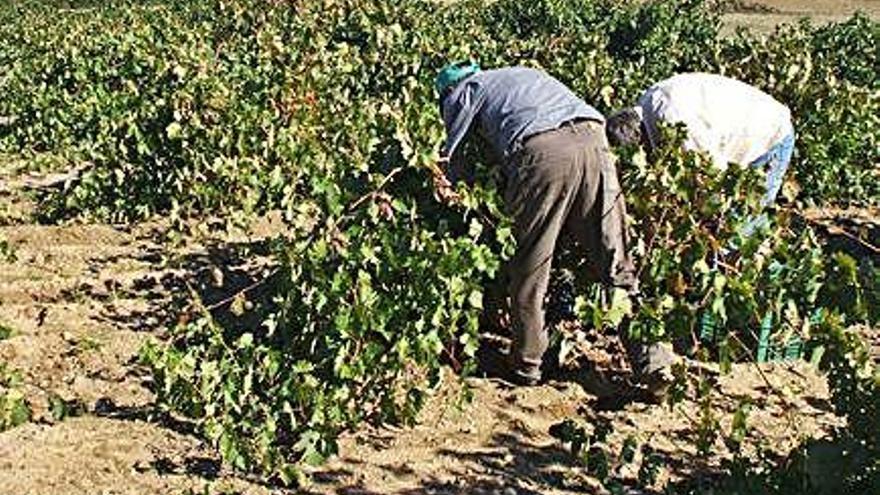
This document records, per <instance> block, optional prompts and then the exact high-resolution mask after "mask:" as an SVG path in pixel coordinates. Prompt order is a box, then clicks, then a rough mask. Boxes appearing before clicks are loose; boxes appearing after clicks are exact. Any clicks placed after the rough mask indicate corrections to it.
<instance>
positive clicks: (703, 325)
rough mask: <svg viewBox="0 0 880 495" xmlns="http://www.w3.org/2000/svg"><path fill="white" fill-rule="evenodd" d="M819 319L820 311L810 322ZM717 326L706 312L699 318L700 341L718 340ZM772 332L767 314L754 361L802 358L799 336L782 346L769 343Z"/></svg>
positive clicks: (771, 322) (801, 341)
mask: <svg viewBox="0 0 880 495" xmlns="http://www.w3.org/2000/svg"><path fill="white" fill-rule="evenodd" d="M819 318H821V311H816V313H814V314H813V316H812V317H811V320H812V321H814V322H815V321H817V320H818V319H819ZM718 330H719V328H718V325H717V323H716V322H715V319H714V318H713V317H712V315H711V314H710V313H709V312H708V311H707V312H705V313H703V315H702V317H701V318H700V340H701V341H702V342H708V343H714V342H716V341H717V338H718ZM772 330H773V315H772V314H769V313H768V314H767V315H766V316H765V317H764V318H763V319H762V320H761V327H760V332H759V335H758V349H757V352H756V353H755V354H756V356H755V357H756V359H757V361H758V362H759V363H767V362H774V361H795V360H798V359H801V358H803V357H804V353H805V351H806V349H805V345H804V341H803V339H802V338H801V337H800V336H799V335H794V336H792V337H791V338H790V339H789V340H788V342H786V343H785V344H784V345H781V344H779V343H771V342H770V333H771V331H772Z"/></svg>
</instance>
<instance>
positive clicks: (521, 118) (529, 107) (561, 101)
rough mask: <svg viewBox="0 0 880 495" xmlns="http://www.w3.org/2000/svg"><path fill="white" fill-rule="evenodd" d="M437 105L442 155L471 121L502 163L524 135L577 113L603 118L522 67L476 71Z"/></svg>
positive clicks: (547, 78)
mask: <svg viewBox="0 0 880 495" xmlns="http://www.w3.org/2000/svg"><path fill="white" fill-rule="evenodd" d="M441 107H442V111H443V121H444V123H445V124H446V135H447V138H446V144H445V145H444V147H443V150H442V154H443V156H447V157H452V156H453V154H454V153H455V150H456V149H457V148H458V146H459V144H461V142H462V141H463V140H464V137H465V136H466V135H467V133H468V131H469V130H470V128H471V126H472V124H475V123H476V124H477V125H478V128H479V130H480V132H481V133H482V134H483V136H485V137H486V138H487V140H488V141H489V143H491V144H492V146H493V148H495V151H496V153H497V154H498V156H499V157H501V158H503V160H502V161H503V162H505V163H506V162H508V161H509V160H507V158H508V157H510V156H511V155H512V154H514V153H516V151H517V150H519V149H520V147H521V146H522V142H523V140H524V139H526V138H527V137H529V136H533V135H535V134H538V133H539V132H543V131H547V130H550V129H556V128H557V127H559V126H560V125H561V124H563V123H565V122H569V121H572V120H575V119H578V118H581V119H591V120H597V121H599V122H603V123H604V122H605V118H604V117H603V116H602V114H601V113H599V111H598V110H596V109H595V108H593V107H591V106H590V105H587V104H586V103H585V102H584V101H583V100H582V99H580V98H579V97H578V96H577V95H575V94H574V93H573V92H572V91H571V90H570V89H568V88H567V87H565V85H564V84H562V83H561V82H559V81H557V80H556V79H554V78H553V77H551V76H550V75H549V74H546V73H544V72H541V71H539V70H536V69H531V68H527V67H508V68H503V69H493V70H486V71H482V72H477V73H476V74H474V75H472V76H470V77H468V78H467V79H465V80H463V81H462V82H461V83H459V84H458V86H456V87H455V88H454V89H453V90H452V93H450V94H449V96H447V97H446V98H444V99H443V102H442V103H441ZM451 179H453V181H454V178H452V177H451Z"/></svg>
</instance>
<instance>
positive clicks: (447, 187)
mask: <svg viewBox="0 0 880 495" xmlns="http://www.w3.org/2000/svg"><path fill="white" fill-rule="evenodd" d="M434 196H435V197H436V198H437V200H438V201H442V202H443V203H447V204H454V203H459V202H461V195H460V194H458V193H457V192H455V188H453V187H452V183H451V182H449V179H447V178H446V175H445V174H444V173H443V171H442V169H440V167H437V168H435V169H434Z"/></svg>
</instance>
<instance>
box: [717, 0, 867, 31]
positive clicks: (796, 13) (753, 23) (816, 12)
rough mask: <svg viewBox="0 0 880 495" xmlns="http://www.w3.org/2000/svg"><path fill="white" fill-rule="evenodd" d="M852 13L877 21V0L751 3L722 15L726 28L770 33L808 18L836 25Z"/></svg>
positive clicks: (778, 0)
mask: <svg viewBox="0 0 880 495" xmlns="http://www.w3.org/2000/svg"><path fill="white" fill-rule="evenodd" d="M856 12H862V13H864V14H865V15H867V16H868V17H870V18H872V19H875V20H877V19H880V0H755V1H745V2H741V7H740V8H738V9H735V11H734V12H732V13H730V14H727V15H726V16H725V23H726V25H727V28H728V29H732V28H736V27H746V28H749V29H754V30H757V31H764V32H766V31H772V30H773V29H774V28H775V27H776V26H777V25H779V24H783V23H793V22H797V21H798V20H800V19H801V18H804V17H809V18H810V19H811V20H812V21H813V22H815V23H817V24H822V23H827V22H839V21H843V20H846V19H848V18H849V17H850V16H852V15H853V14H855V13H856Z"/></svg>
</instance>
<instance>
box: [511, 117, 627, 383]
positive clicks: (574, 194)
mask: <svg viewBox="0 0 880 495" xmlns="http://www.w3.org/2000/svg"><path fill="white" fill-rule="evenodd" d="M506 169H507V170H510V171H511V174H510V175H511V176H510V177H508V184H507V190H506V192H505V198H504V199H505V205H506V207H507V209H508V212H509V213H510V214H511V216H512V217H513V220H514V236H515V238H516V241H517V251H516V254H515V255H514V258H513V259H512V260H511V262H510V265H509V274H510V285H509V287H508V289H509V292H510V296H511V304H512V308H511V309H512V316H513V325H514V338H515V342H514V348H513V358H514V360H515V361H516V362H517V363H516V365H517V366H518V367H520V368H524V369H533V370H537V368H538V367H540V365H541V360H542V358H543V355H544V352H545V351H546V350H547V345H548V336H547V329H546V328H544V308H543V305H544V298H545V296H546V294H547V286H548V283H549V279H550V264H551V261H552V259H553V251H554V249H555V247H556V242H557V239H558V238H559V236H560V233H561V232H562V230H563V229H566V230H567V231H568V232H570V233H571V234H573V235H574V237H575V239H576V240H577V241H578V244H579V245H580V246H581V248H582V249H584V250H585V253H584V254H585V256H588V257H589V259H590V261H591V262H592V264H593V265H594V267H595V268H596V269H597V270H598V272H599V276H600V278H601V279H602V281H603V282H605V283H607V284H609V285H612V286H617V287H622V288H626V289H634V288H635V285H636V280H635V270H634V269H633V264H632V261H631V259H630V258H629V256H628V254H627V239H626V225H625V219H626V206H625V204H624V197H623V192H622V191H621V188H620V183H619V181H618V178H617V170H616V168H615V162H614V156H613V155H612V154H611V152H610V150H609V146H608V141H607V140H606V137H605V126H604V125H603V124H602V123H600V122H596V121H582V122H577V123H570V124H564V125H563V126H562V127H560V128H559V129H556V130H553V131H548V132H543V133H541V134H538V135H536V136H533V137H531V138H529V139H527V140H526V141H525V143H524V145H523V149H521V150H520V151H518V152H517V153H516V154H514V155H513V156H511V157H510V163H508V166H507V167H506Z"/></svg>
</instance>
